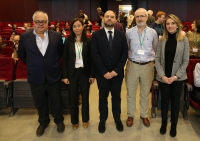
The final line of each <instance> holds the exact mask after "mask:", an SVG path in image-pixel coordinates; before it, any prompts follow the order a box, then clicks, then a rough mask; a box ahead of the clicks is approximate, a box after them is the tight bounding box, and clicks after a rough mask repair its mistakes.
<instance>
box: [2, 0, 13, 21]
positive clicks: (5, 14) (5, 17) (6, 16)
mask: <svg viewBox="0 0 200 141" xmlns="http://www.w3.org/2000/svg"><path fill="white" fill-rule="evenodd" d="M10 3H11V0H6V1H5V0H1V1H0V21H9V20H11V8H10Z"/></svg>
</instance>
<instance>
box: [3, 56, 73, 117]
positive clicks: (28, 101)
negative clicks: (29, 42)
mask: <svg viewBox="0 0 200 141" xmlns="http://www.w3.org/2000/svg"><path fill="white" fill-rule="evenodd" d="M61 96H62V105H63V108H64V109H68V108H69V93H68V89H67V85H65V84H64V83H63V82H62V91H61ZM7 107H10V109H11V111H10V115H9V116H13V115H14V114H15V112H16V111H17V110H18V109H19V108H30V107H35V104H34V100H33V97H32V95H31V90H30V85H29V83H28V82H27V70H26V65H25V64H24V63H23V62H22V61H21V60H20V59H19V60H18V61H17V62H16V63H15V61H14V59H13V58H11V57H3V58H0V108H7Z"/></svg>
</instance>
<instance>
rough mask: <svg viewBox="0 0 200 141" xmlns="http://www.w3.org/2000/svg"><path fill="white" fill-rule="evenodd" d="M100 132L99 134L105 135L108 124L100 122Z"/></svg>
mask: <svg viewBox="0 0 200 141" xmlns="http://www.w3.org/2000/svg"><path fill="white" fill-rule="evenodd" d="M98 130H99V133H104V132H105V131H106V123H105V122H99V127H98Z"/></svg>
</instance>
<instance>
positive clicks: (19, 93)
mask: <svg viewBox="0 0 200 141" xmlns="http://www.w3.org/2000/svg"><path fill="white" fill-rule="evenodd" d="M16 64H17V65H16V77H15V80H14V84H13V98H12V104H11V112H10V116H13V115H14V114H15V113H16V111H17V110H18V109H19V108H29V107H35V103H34V100H33V97H32V94H31V89H30V85H29V83H28V82H27V69H26V65H25V64H24V63H23V62H22V61H21V59H18V60H17V62H16Z"/></svg>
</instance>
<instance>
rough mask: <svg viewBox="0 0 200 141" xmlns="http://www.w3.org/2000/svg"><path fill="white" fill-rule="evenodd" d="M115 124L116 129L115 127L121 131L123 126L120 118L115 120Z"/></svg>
mask: <svg viewBox="0 0 200 141" xmlns="http://www.w3.org/2000/svg"><path fill="white" fill-rule="evenodd" d="M115 124H116V129H117V130H118V131H119V132H122V131H123V130H124V126H123V124H122V121H121V120H118V121H115Z"/></svg>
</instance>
